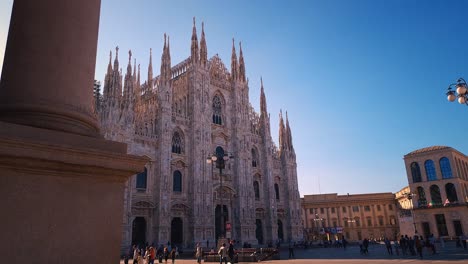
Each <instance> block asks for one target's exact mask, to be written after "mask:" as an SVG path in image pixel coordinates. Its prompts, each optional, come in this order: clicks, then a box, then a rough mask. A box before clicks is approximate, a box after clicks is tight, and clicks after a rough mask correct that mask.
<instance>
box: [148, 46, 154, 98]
mask: <svg viewBox="0 0 468 264" xmlns="http://www.w3.org/2000/svg"><path fill="white" fill-rule="evenodd" d="M152 51H153V49H151V48H150V57H149V64H148V88H149V89H152V88H153V52H152Z"/></svg>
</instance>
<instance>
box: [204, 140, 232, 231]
mask: <svg viewBox="0 0 468 264" xmlns="http://www.w3.org/2000/svg"><path fill="white" fill-rule="evenodd" d="M231 158H233V156H231V155H228V154H227V153H225V152H224V150H223V148H221V147H217V148H216V152H215V153H213V154H212V155H210V156H208V157H207V158H206V162H207V163H209V164H211V172H213V167H214V165H216V168H218V169H219V186H220V194H221V199H220V201H221V206H220V207H221V237H223V238H224V237H225V235H226V234H225V232H224V230H225V226H224V225H225V223H224V203H223V194H224V190H223V177H222V174H223V169H224V168H225V165H226V162H227V161H228V160H229V159H231Z"/></svg>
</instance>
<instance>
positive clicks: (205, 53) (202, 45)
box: [200, 22, 208, 66]
mask: <svg viewBox="0 0 468 264" xmlns="http://www.w3.org/2000/svg"><path fill="white" fill-rule="evenodd" d="M207 58H208V51H207V48H206V40H205V29H204V25H203V22H202V24H201V39H200V63H201V65H203V66H206V62H207Z"/></svg>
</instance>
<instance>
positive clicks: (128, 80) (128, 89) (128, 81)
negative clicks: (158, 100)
mask: <svg viewBox="0 0 468 264" xmlns="http://www.w3.org/2000/svg"><path fill="white" fill-rule="evenodd" d="M133 83H134V79H133V76H132V51H131V50H129V51H128V65H127V73H126V74H125V83H124V98H125V100H130V98H131V97H132V96H133Z"/></svg>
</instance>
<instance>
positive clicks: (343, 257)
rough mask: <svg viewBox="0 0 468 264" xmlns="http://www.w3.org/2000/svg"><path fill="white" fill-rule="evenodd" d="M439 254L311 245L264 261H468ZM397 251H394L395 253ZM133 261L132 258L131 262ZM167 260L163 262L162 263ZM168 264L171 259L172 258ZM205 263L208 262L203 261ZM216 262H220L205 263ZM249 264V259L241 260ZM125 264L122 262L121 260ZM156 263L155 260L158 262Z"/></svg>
mask: <svg viewBox="0 0 468 264" xmlns="http://www.w3.org/2000/svg"><path fill="white" fill-rule="evenodd" d="M437 251H438V252H437V254H435V255H432V254H431V253H430V252H428V250H426V249H424V250H423V259H422V260H420V259H419V257H416V256H403V255H402V254H401V252H400V255H399V256H397V255H396V254H394V255H389V254H388V253H387V250H386V248H385V247H384V246H383V245H372V246H370V247H369V254H368V255H361V254H360V253H359V247H357V246H354V247H348V248H347V249H346V250H344V249H343V248H310V249H296V250H295V251H294V253H295V257H296V258H294V259H288V250H287V249H282V250H281V260H270V261H264V262H263V263H268V264H278V263H281V264H286V263H292V264H306V263H346V264H354V263H356V264H358V263H359V264H365V263H374V264H375V263H387V264H388V263H395V264H396V263H437V264H438V263H454V264H457V263H468V250H463V249H462V248H456V247H455V246H452V245H448V246H446V247H445V248H438V250H437ZM394 253H395V252H394ZM129 263H130V264H133V261H132V260H130V261H129ZM163 263H164V262H163ZM168 263H169V264H171V263H172V262H171V261H170V260H169V261H168ZM189 263H190V264H196V260H195V259H177V260H176V261H175V264H189ZM203 263H205V262H203ZM206 263H213V264H217V262H206ZM241 263H245V264H247V263H249V262H241ZM121 264H123V261H121ZM155 264H156V263H155Z"/></svg>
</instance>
